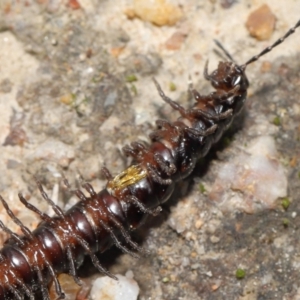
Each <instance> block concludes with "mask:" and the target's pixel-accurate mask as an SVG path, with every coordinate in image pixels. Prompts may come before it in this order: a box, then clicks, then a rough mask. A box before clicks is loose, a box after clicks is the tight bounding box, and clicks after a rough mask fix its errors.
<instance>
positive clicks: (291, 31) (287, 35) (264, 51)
mask: <svg viewBox="0 0 300 300" xmlns="http://www.w3.org/2000/svg"><path fill="white" fill-rule="evenodd" d="M299 26H300V20H299V21H298V22H297V23H296V25H295V26H294V27H292V28H291V29H289V30H288V31H287V33H286V34H285V35H284V36H283V37H281V38H280V39H278V40H277V41H276V42H275V43H274V44H272V45H271V46H269V47H267V48H265V49H264V50H263V51H261V52H260V53H259V54H257V55H255V56H253V57H252V58H250V59H249V60H248V61H247V62H246V63H245V64H243V65H241V68H243V69H246V66H247V65H249V64H251V63H253V62H255V61H257V60H258V59H259V58H260V57H261V56H263V55H265V54H266V53H268V52H270V51H272V49H273V48H275V47H276V46H278V45H279V44H281V43H282V42H283V41H284V40H285V39H286V38H288V37H289V36H290V35H291V34H293V33H294V32H295V31H296V29H297V27H299Z"/></svg>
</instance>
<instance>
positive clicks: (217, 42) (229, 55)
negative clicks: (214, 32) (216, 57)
mask: <svg viewBox="0 0 300 300" xmlns="http://www.w3.org/2000/svg"><path fill="white" fill-rule="evenodd" d="M214 42H215V44H216V45H217V46H218V48H220V49H221V50H222V52H223V53H224V54H225V56H226V57H227V58H229V60H230V61H232V62H234V63H236V61H235V60H234V59H233V57H232V56H231V54H230V53H229V52H228V51H227V50H226V49H225V48H224V46H223V45H222V44H221V43H220V42H219V41H218V40H215V39H214Z"/></svg>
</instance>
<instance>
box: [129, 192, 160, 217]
mask: <svg viewBox="0 0 300 300" xmlns="http://www.w3.org/2000/svg"><path fill="white" fill-rule="evenodd" d="M125 199H126V200H128V201H129V202H132V203H134V204H135V205H136V206H137V207H138V208H139V209H140V210H141V211H142V212H143V213H145V214H149V215H153V216H157V215H158V214H159V213H160V212H161V211H162V208H161V207H160V206H158V207H156V208H154V209H149V208H147V207H146V206H145V205H144V204H143V203H141V201H140V200H139V199H138V198H137V197H135V196H132V195H131V196H127V197H126V198H125Z"/></svg>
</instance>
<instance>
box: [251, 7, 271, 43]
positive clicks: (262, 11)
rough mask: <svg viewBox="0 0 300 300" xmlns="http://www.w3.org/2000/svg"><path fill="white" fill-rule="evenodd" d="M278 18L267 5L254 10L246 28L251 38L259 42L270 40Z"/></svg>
mask: <svg viewBox="0 0 300 300" xmlns="http://www.w3.org/2000/svg"><path fill="white" fill-rule="evenodd" d="M275 22H276V17H275V15H274V14H273V13H272V11H271V9H270V7H269V6H268V5H267V4H264V5H262V6H260V7H259V8H258V9H256V10H254V11H253V12H252V13H251V14H250V15H249V17H248V20H247V22H246V27H247V29H248V31H249V33H250V35H251V36H253V37H254V38H256V39H258V40H259V41H264V40H268V39H269V38H270V37H271V35H272V33H273V31H274V27H275Z"/></svg>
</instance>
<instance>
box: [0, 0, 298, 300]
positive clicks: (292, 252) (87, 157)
mask: <svg viewBox="0 0 300 300" xmlns="http://www.w3.org/2000/svg"><path fill="white" fill-rule="evenodd" d="M202 2H203V4H202V3H200V4H199V1H196V0H190V1H173V2H172V3H173V4H174V5H176V7H180V10H181V12H182V19H181V20H180V21H178V22H177V23H176V24H175V25H172V26H163V27H158V26H156V25H153V24H151V23H148V22H145V21H142V20H140V19H138V18H134V19H129V18H128V17H127V16H128V15H130V13H129V12H130V11H132V8H133V7H134V5H133V3H132V2H131V1H125V0H123V1H118V5H116V2H115V1H92V0H84V1H83V0H82V1H80V2H78V3H77V2H76V1H68V3H66V2H65V1H62V0H61V1H60V0H53V1H50V0H49V1H46V0H45V1H36V2H31V1H28V2H27V4H26V5H23V4H22V3H19V2H16V3H13V4H12V3H11V1H6V0H2V1H0V30H1V32H0V40H1V48H0V106H1V110H0V111H1V118H0V128H1V130H0V139H1V164H0V172H1V174H2V176H1V179H0V192H1V195H2V196H3V197H4V198H5V199H6V200H7V201H8V202H9V204H10V206H11V208H12V209H13V211H14V212H15V213H16V214H17V215H18V217H19V218H20V219H22V221H24V223H26V224H27V225H28V226H29V227H31V228H34V227H35V226H36V225H37V223H38V219H37V218H36V217H34V216H33V215H32V214H29V213H28V212H27V211H26V210H24V209H23V208H21V207H20V204H19V202H18V198H17V193H18V191H22V192H23V193H24V194H25V195H26V196H28V197H30V200H31V201H32V203H34V204H36V205H37V206H39V207H40V208H41V209H43V210H45V211H47V210H48V207H47V206H46V204H45V203H43V202H42V201H41V197H40V196H39V193H38V191H37V188H36V185H35V183H34V178H33V176H36V177H37V178H39V179H40V180H41V181H42V182H43V184H44V185H45V187H46V188H47V189H48V191H49V193H50V194H51V195H52V198H53V199H54V200H55V201H56V202H57V203H58V204H60V205H61V206H62V207H65V208H68V207H70V206H71V205H72V204H73V203H74V202H75V201H76V199H75V198H74V199H73V198H71V199H70V198H69V197H68V195H67V193H65V191H64V189H63V188H62V185H61V177H62V174H64V176H65V177H67V178H68V179H69V181H70V183H71V184H72V185H73V186H78V185H79V184H80V177H82V178H84V180H86V181H89V182H91V183H92V184H93V186H94V187H95V189H99V190H100V189H102V188H103V187H104V185H105V181H104V180H103V178H102V177H101V175H100V168H101V166H103V165H104V164H105V165H106V166H107V167H108V168H109V169H110V170H111V172H112V173H114V174H117V173H118V172H120V171H121V170H123V169H124V167H125V166H126V164H127V163H128V162H127V161H126V160H125V159H124V158H123V157H122V156H121V153H120V149H121V147H122V146H124V145H125V144H126V143H129V142H131V141H135V140H137V139H143V140H145V139H146V137H147V133H149V132H150V131H151V129H152V128H153V127H154V126H155V124H154V121H155V119H157V118H168V119H170V120H174V119H176V117H177V116H176V115H175V114H174V113H173V112H172V111H171V109H170V108H169V107H168V106H166V105H165V104H163V103H162V101H161V100H160V98H159V96H158V95H157V92H156V91H155V89H154V87H153V83H152V81H151V77H153V76H155V77H156V78H157V79H158V81H159V82H160V83H161V85H162V87H163V88H164V90H165V91H166V93H168V94H169V95H170V97H172V98H173V99H174V100H177V101H179V102H180V103H181V104H184V105H186V106H188V105H191V103H192V102H191V100H190V99H189V97H188V95H187V93H186V90H187V78H188V76H189V75H191V76H192V78H193V81H194V84H195V86H196V87H197V89H198V90H199V91H200V92H202V93H207V92H208V91H209V90H210V87H209V86H208V84H207V83H205V82H204V81H203V79H202V70H203V67H204V63H205V61H206V60H207V59H209V61H210V65H209V67H210V70H213V69H215V68H216V66H217V61H218V60H220V57H219V56H218V55H216V54H215V53H214V52H213V49H214V48H215V46H214V43H213V39H218V40H220V41H221V42H222V43H223V44H224V45H225V46H226V48H227V49H229V50H230V53H232V55H233V56H234V58H235V59H236V60H237V61H239V62H244V61H245V60H247V59H248V58H249V57H251V56H252V55H255V54H257V53H258V52H259V51H260V50H262V49H263V48H264V47H265V46H267V45H268V44H270V43H271V41H274V40H275V39H276V38H278V37H280V36H281V35H282V34H284V32H285V31H286V30H287V29H288V28H289V27H291V26H292V25H294V23H296V21H297V19H299V11H300V4H299V1H284V0H281V1H277V2H276V3H274V2H273V1H260V0H256V1H202ZM76 3H77V4H76ZM264 3H268V4H269V7H270V9H271V11H272V12H273V14H274V15H275V16H276V27H275V30H274V32H273V34H272V35H271V38H270V40H269V41H263V42H259V41H257V40H256V39H254V38H252V37H250V36H249V33H248V31H247V29H246V27H245V23H246V20H247V18H248V16H249V14H250V13H251V12H252V11H253V10H255V9H256V8H258V7H259V6H261V5H262V4H264ZM299 31H300V30H298V32H296V33H295V34H294V35H293V36H291V37H290V38H289V39H288V40H287V41H286V42H285V43H284V44H283V45H281V46H280V47H278V48H276V49H275V50H274V51H273V52H271V53H270V54H268V55H267V56H265V57H264V58H262V59H261V60H260V61H259V62H257V63H255V64H253V65H251V66H249V68H248V71H247V74H248V77H249V80H250V82H251V88H250V90H249V94H250V95H249V99H248V102H247V104H246V108H245V111H244V112H243V114H242V115H241V116H240V117H239V118H238V120H237V122H236V123H235V124H234V126H232V128H231V130H230V131H229V133H228V134H227V135H226V137H225V138H224V139H223V140H222V141H221V143H220V144H219V145H217V146H216V147H215V149H213V151H212V153H211V154H210V155H209V156H208V157H207V158H205V159H203V160H201V161H200V162H199V166H198V167H197V169H196V170H195V172H194V174H193V176H191V178H189V180H186V181H185V182H183V183H181V184H180V185H179V187H178V192H177V193H176V197H174V198H173V199H172V200H170V202H169V203H168V205H167V206H166V207H165V210H164V212H163V213H162V214H161V215H160V216H159V217H158V218H156V219H154V220H151V221H149V224H148V225H147V226H146V228H147V230H146V228H142V229H141V230H140V231H139V232H138V233H137V234H136V238H137V239H140V240H141V241H144V244H145V245H146V246H147V247H148V249H150V250H151V254H150V256H147V257H142V258H140V259H139V260H136V259H133V258H131V257H129V256H127V255H119V253H118V252H117V251H115V250H114V249H112V251H111V252H110V251H109V253H107V254H105V255H103V257H102V256H101V259H103V261H104V262H105V261H106V262H111V263H108V264H109V265H110V266H111V270H112V272H114V273H122V274H124V273H125V272H126V271H127V270H129V269H130V270H132V271H133V274H134V277H135V279H136V281H137V282H138V284H139V286H140V296H139V299H140V300H142V299H143V300H146V299H166V300H173V299H181V300H187V299H300V286H299V282H300V278H299V277H300V275H299V274H300V272H299V268H300V260H299V258H300V255H299V250H298V249H299V248H300V247H299V246H300V245H299V239H298V237H299V226H300V218H299V214H300V205H299V192H300V178H299V176H300V174H299V166H300V151H299V149H300V147H299V146H300V145H299V143H300V142H299V139H300V122H299V121H300V102H299V95H300V77H299V74H300V56H299V53H300V43H299V40H300V38H299V34H300V32H299ZM133 75H134V76H135V77H136V78H137V81H132V79H133V78H134V77H133ZM171 85H172V86H175V87H176V88H175V91H171V88H170V86H171ZM259 137H266V138H267V139H269V138H272V140H273V141H274V142H275V147H276V149H275V151H276V152H277V154H276V157H275V158H271V160H272V159H273V160H274V163H276V164H277V166H280V168H283V170H284V175H283V176H282V181H286V182H287V188H286V189H285V191H286V195H283V196H286V197H288V199H289V200H290V201H291V204H290V206H289V207H288V208H287V209H286V210H285V209H284V208H283V206H282V199H281V198H279V199H275V200H274V201H267V200H268V199H267V200H264V201H262V200H261V199H256V198H255V197H251V195H252V194H251V189H248V190H241V189H240V188H238V189H237V188H234V187H233V185H229V186H227V185H226V186H225V189H227V192H226V191H225V192H223V190H222V189H221V191H222V193H221V194H222V195H221V196H222V197H224V198H222V199H225V200H224V201H225V202H224V201H223V200H222V202H221V201H220V200H219V197H216V195H218V193H220V186H219V185H216V182H217V180H218V178H219V177H218V176H219V173H220V170H222V168H223V167H224V165H225V164H228V163H229V164H232V165H234V164H236V163H237V162H236V161H235V158H236V157H238V155H240V154H241V153H244V152H247V147H248V145H250V144H251V143H252V142H253V140H255V139H256V138H259ZM250 155H251V154H250ZM241 163H244V162H241ZM245 165H246V161H245ZM277 180H278V179H277ZM265 184H266V183H265V182H264V181H263V180H261V186H265ZM278 184H279V183H278V181H275V179H274V186H275V187H277V185H278ZM283 190H284V189H283ZM224 193H225V196H226V195H227V197H225V196H224ZM232 195H234V197H232ZM217 198H218V199H217ZM233 198H234V199H239V201H237V202H235V201H232V199H233ZM226 199H227V200H228V199H229V200H228V202H226V201H227V200H226ZM240 199H245V201H247V202H245V203H246V204H245V205H243V204H242V205H241V204H240V203H241V202H240ZM251 201H252V202H251ZM237 203H238V205H237ZM0 211H1V220H2V221H3V222H4V223H5V224H8V226H10V228H12V229H14V230H16V231H17V232H18V228H16V226H15V225H14V224H13V223H12V222H11V221H10V220H9V219H8V217H7V216H6V214H5V212H3V209H2V208H0ZM245 211H246V212H247V213H246V212H245ZM2 212H3V213H2ZM150 225H151V226H150ZM149 227H150V228H151V229H150V230H148V228H149ZM1 239H2V240H3V241H4V239H5V236H4V234H3V235H1ZM115 256H116V257H117V258H116V259H114V257H115ZM237 269H243V270H245V272H246V275H245V278H244V279H241V280H239V279H237V278H236V276H235V274H236V271H237ZM81 274H82V275H85V276H87V277H86V278H87V279H86V284H87V286H86V289H88V288H89V287H90V285H91V279H93V278H95V276H97V275H94V274H93V271H92V268H91V267H90V264H89V262H87V263H86V264H85V265H84V267H83V268H82V270H81ZM74 298H75V296H74V295H73V296H70V298H69V299H74Z"/></svg>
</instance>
